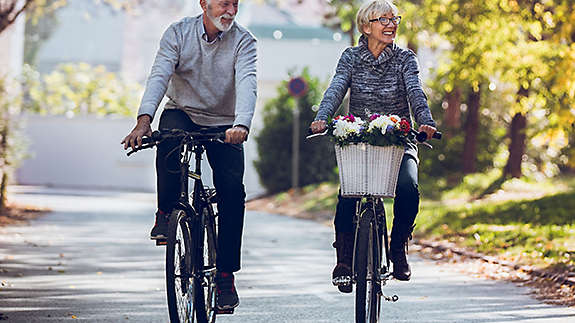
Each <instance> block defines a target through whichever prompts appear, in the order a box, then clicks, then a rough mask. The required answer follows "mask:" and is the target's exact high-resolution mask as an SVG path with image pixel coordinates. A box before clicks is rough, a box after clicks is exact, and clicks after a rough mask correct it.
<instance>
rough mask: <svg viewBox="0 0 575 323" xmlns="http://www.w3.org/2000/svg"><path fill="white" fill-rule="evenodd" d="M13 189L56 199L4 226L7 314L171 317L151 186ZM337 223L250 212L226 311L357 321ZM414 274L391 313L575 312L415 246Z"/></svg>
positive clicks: (387, 309) (556, 316) (2, 304)
mask: <svg viewBox="0 0 575 323" xmlns="http://www.w3.org/2000/svg"><path fill="white" fill-rule="evenodd" d="M12 193H13V194H12V195H11V198H12V200H13V201H17V202H19V203H23V204H33V205H37V206H43V207H50V208H51V209H52V210H53V212H51V213H49V214H47V215H46V216H44V217H42V218H40V219H37V220H34V221H33V222H32V223H31V224H29V225H23V226H9V227H4V228H0V281H1V286H0V320H6V321H7V322H30V323H35V322H66V321H73V322H78V321H81V322H168V321H169V320H168V314H167V305H166V297H165V282H164V258H163V257H164V248H163V247H156V246H155V245H154V244H153V243H152V242H151V241H149V240H148V233H149V228H150V226H151V224H152V221H153V212H154V196H153V195H151V194H137V193H125V192H87V191H72V190H56V189H43V188H31V187H13V188H12ZM332 240H333V233H332V231H331V229H330V228H328V227H325V226H322V225H320V224H317V223H315V222H311V221H306V220H299V219H293V218H289V217H284V216H279V215H273V214H265V213H260V212H248V213H247V214H246V223H245V232H244V246H243V263H242V267H243V268H242V270H241V271H240V272H239V273H238V274H237V278H236V280H237V287H238V292H239V294H240V307H239V308H238V309H237V310H236V313H235V314H234V315H225V316H224V315H222V316H218V319H217V321H218V322H224V323H226V322H230V323H231V322H242V323H245V322H250V323H251V322H256V323H257V322H310V323H311V322H353V321H354V318H353V302H354V299H353V295H352V294H340V293H338V292H337V290H336V289H335V288H334V287H332V286H331V284H330V273H331V268H332V266H333V262H334V250H333V248H331V242H332ZM410 263H411V264H412V268H413V272H414V275H413V278H412V280H411V281H410V282H408V283H406V282H396V281H392V282H391V283H390V284H388V286H386V287H385V289H384V290H385V291H386V293H388V294H391V295H392V294H397V295H398V296H399V297H400V299H399V301H398V302H397V303H384V304H383V311H384V312H383V316H382V318H383V319H384V320H383V321H385V322H575V309H573V308H566V307H559V306H552V305H546V304H543V303H540V302H538V301H536V300H534V299H533V298H531V297H530V296H529V295H528V293H529V290H528V289H527V288H521V287H517V286H515V285H513V284H510V283H504V282H496V281H491V280H484V279H479V278H474V277H470V276H466V275H463V274H460V273H458V272H456V271H454V270H450V269H449V268H448V267H446V266H445V265H442V266H437V265H435V264H434V263H433V262H430V261H427V260H423V259H420V258H417V257H415V256H410Z"/></svg>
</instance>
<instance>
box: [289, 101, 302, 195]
mask: <svg viewBox="0 0 575 323" xmlns="http://www.w3.org/2000/svg"><path fill="white" fill-rule="evenodd" d="M299 104H300V99H298V98H295V109H294V110H293V133H292V161H291V174H292V177H291V187H292V189H293V190H294V192H295V191H297V189H298V187H299V108H300V107H299Z"/></svg>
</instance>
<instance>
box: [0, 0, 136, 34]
mask: <svg viewBox="0 0 575 323" xmlns="http://www.w3.org/2000/svg"><path fill="white" fill-rule="evenodd" d="M92 1H94V2H95V3H101V4H103V5H107V6H110V7H112V8H114V9H116V10H125V11H132V10H134V9H135V8H136V7H138V6H139V5H140V4H141V3H142V2H144V1H146V0H92ZM67 4H68V0H0V34H1V33H2V32H3V31H4V30H6V28H8V27H9V26H10V25H12V24H13V23H14V22H15V21H16V19H18V17H20V16H21V15H22V14H24V13H26V14H27V16H28V19H30V20H31V21H33V22H34V23H36V22H37V21H38V19H39V18H40V17H42V16H43V15H45V14H50V13H53V12H54V11H56V10H58V9H60V8H62V7H65V6H66V5H67Z"/></svg>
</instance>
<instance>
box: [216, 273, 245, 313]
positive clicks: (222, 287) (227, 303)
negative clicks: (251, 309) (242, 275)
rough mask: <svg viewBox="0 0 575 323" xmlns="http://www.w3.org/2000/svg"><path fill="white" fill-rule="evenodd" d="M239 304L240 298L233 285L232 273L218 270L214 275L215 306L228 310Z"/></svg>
mask: <svg viewBox="0 0 575 323" xmlns="http://www.w3.org/2000/svg"><path fill="white" fill-rule="evenodd" d="M238 305H240V299H239V297H238V293H237V292H236V286H235V285H234V274H233V273H225V272H221V273H220V272H218V273H217V275H216V307H217V308H218V309H219V310H230V309H233V308H236V307H237V306H238Z"/></svg>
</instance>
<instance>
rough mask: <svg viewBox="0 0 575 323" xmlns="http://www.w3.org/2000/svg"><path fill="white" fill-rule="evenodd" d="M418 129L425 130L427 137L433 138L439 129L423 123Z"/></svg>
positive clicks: (419, 130)
mask: <svg viewBox="0 0 575 323" xmlns="http://www.w3.org/2000/svg"><path fill="white" fill-rule="evenodd" d="M417 131H418V132H425V133H426V134H427V138H433V134H434V133H435V132H436V131H437V129H435V128H434V127H432V126H428V125H421V126H419V129H418V130H417Z"/></svg>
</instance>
